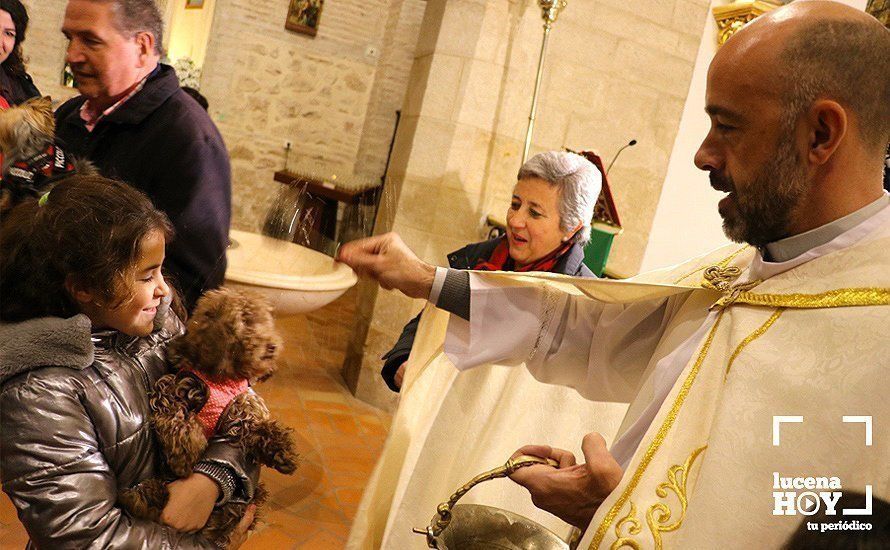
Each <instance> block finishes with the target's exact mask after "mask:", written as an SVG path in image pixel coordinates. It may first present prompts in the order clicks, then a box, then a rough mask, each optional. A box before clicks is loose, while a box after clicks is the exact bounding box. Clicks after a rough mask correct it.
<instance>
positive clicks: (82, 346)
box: [0, 314, 94, 384]
mask: <svg viewBox="0 0 890 550" xmlns="http://www.w3.org/2000/svg"><path fill="white" fill-rule="evenodd" d="M91 328H92V325H91V323H90V319H89V317H87V316H86V315H82V314H81V315H75V316H74V317H69V318H68V319H63V318H61V317H42V318H39V319H29V320H27V321H22V322H21V323H9V324H0V343H2V346H0V347H2V350H0V384H2V383H3V382H6V380H8V379H9V378H12V377H13V376H16V375H18V374H21V373H23V372H27V371H30V370H33V369H35V368H39V367H45V366H48V365H53V366H59V367H71V368H75V369H83V368H86V367H88V366H90V365H92V364H93V350H94V348H93V342H92V339H91V338H90V331H91Z"/></svg>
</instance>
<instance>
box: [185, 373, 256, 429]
mask: <svg viewBox="0 0 890 550" xmlns="http://www.w3.org/2000/svg"><path fill="white" fill-rule="evenodd" d="M186 372H188V373H191V374H194V375H195V376H196V377H198V378H199V379H200V380H201V381H202V382H204V385H205V386H206V387H207V402H206V403H204V406H203V407H201V410H200V411H198V420H199V421H200V422H201V425H202V426H204V436H205V437H207V439H210V437H211V436H212V435H213V434H214V432H215V431H216V424H217V423H218V422H219V417H220V415H222V412H223V411H224V410H225V408H226V407H227V406H228V405H229V403H231V402H232V400H233V399H235V398H236V397H238V396H239V395H241V394H242V393H244V392H246V391H247V390H248V389H249V388H250V384H248V382H247V380H244V379H242V380H225V381H222V382H216V381H213V380H211V379H210V378H207V376H206V375H205V374H204V373H201V372H198V371H196V370H192V369H188V370H187V371H186Z"/></svg>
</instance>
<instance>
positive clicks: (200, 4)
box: [185, 0, 204, 10]
mask: <svg viewBox="0 0 890 550" xmlns="http://www.w3.org/2000/svg"><path fill="white" fill-rule="evenodd" d="M185 9H187V10H201V9H204V0H185Z"/></svg>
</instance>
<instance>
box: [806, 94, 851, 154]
mask: <svg viewBox="0 0 890 550" xmlns="http://www.w3.org/2000/svg"><path fill="white" fill-rule="evenodd" d="M805 121H806V123H807V152H806V154H807V160H808V161H809V162H810V163H812V164H814V165H823V164H825V163H826V162H828V160H829V159H830V158H831V157H832V155H834V153H835V151H837V148H838V147H839V146H840V144H841V142H842V141H843V139H844V136H846V135H847V133H848V132H849V129H850V128H849V123H850V121H849V119H848V117H847V110H846V109H844V108H843V107H842V106H841V104H840V103H838V102H837V101H834V100H832V99H818V100H816V101H814V102H813V104H812V106H811V107H810V109H809V111H808V112H807V114H806V115H805Z"/></svg>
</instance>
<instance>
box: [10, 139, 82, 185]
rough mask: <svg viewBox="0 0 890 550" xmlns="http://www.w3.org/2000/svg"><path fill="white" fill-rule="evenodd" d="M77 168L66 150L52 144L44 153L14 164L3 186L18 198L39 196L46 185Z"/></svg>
mask: <svg viewBox="0 0 890 550" xmlns="http://www.w3.org/2000/svg"><path fill="white" fill-rule="evenodd" d="M75 170H76V168H75V167H74V163H72V162H71V160H70V159H69V158H68V155H67V154H66V153H65V151H63V150H62V148H61V147H57V146H55V145H50V146H49V147H47V148H46V150H45V151H43V152H42V153H39V154H37V155H34V156H33V157H31V158H29V159H28V160H21V161H19V162H16V163H14V164H12V165H11V166H10V167H9V168H8V169H7V171H6V174H5V175H4V176H3V178H2V182H3V187H4V188H9V189H10V190H11V191H12V193H13V195H14V196H16V198H21V197H23V196H26V195H30V196H33V197H38V196H40V194H41V192H42V190H43V188H44V187H46V186H47V185H49V184H50V183H52V182H53V181H55V180H57V179H59V178H62V177H64V176H67V175H68V174H70V173H72V172H74V171H75Z"/></svg>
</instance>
